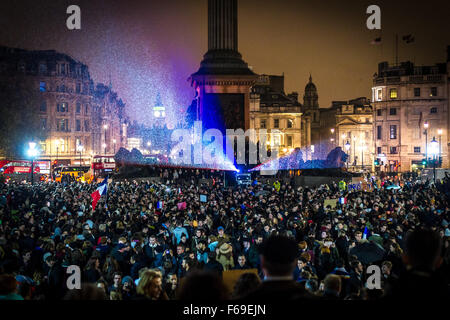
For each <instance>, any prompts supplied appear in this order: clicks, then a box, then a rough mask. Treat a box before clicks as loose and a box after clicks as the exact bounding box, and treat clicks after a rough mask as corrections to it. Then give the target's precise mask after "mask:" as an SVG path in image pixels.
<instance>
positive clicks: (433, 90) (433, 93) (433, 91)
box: [430, 87, 437, 97]
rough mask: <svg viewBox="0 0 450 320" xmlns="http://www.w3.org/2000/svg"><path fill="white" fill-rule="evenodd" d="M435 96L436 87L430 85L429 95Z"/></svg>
mask: <svg viewBox="0 0 450 320" xmlns="http://www.w3.org/2000/svg"><path fill="white" fill-rule="evenodd" d="M436 96H437V87H431V92H430V97H436Z"/></svg>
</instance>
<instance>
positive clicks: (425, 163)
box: [422, 158, 427, 166]
mask: <svg viewBox="0 0 450 320" xmlns="http://www.w3.org/2000/svg"><path fill="white" fill-rule="evenodd" d="M422 165H423V166H426V165H427V159H425V158H424V159H422Z"/></svg>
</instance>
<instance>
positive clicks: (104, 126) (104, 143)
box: [103, 124, 108, 155]
mask: <svg viewBox="0 0 450 320" xmlns="http://www.w3.org/2000/svg"><path fill="white" fill-rule="evenodd" d="M103 129H104V130H105V140H104V142H103V148H104V149H105V155H106V130H108V125H107V124H104V125H103Z"/></svg>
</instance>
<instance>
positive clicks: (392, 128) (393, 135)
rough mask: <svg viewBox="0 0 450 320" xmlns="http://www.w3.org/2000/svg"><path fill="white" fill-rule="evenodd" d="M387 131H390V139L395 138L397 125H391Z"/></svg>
mask: <svg viewBox="0 0 450 320" xmlns="http://www.w3.org/2000/svg"><path fill="white" fill-rule="evenodd" d="M389 132H390V138H391V139H397V126H396V125H392V126H391V127H390V130H389Z"/></svg>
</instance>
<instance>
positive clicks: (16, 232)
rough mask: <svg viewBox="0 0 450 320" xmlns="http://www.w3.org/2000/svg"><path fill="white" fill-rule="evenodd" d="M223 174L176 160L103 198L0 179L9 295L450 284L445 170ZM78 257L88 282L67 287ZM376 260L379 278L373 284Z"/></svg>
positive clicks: (442, 288)
mask: <svg viewBox="0 0 450 320" xmlns="http://www.w3.org/2000/svg"><path fill="white" fill-rule="evenodd" d="M205 174H206V176H205ZM223 177H224V175H223V174H222V173H221V172H210V171H208V172H201V171H198V170H196V171H194V170H183V169H176V170H175V169H169V170H163V171H161V172H160V178H161V179H160V181H159V182H155V181H147V180H145V179H144V180H140V181H139V182H136V181H130V180H128V181H127V180H123V181H113V182H111V183H110V184H109V185H108V189H107V195H106V196H104V197H102V199H101V200H100V201H99V202H98V204H97V206H96V208H95V210H92V207H91V202H92V198H91V193H92V192H93V191H94V190H95V189H96V184H83V183H79V182H73V181H67V180H65V181H63V182H62V183H55V182H39V183H35V184H34V185H30V184H19V183H15V182H12V183H9V184H2V185H0V274H1V276H0V299H18V300H21V299H31V300H40V299H50V300H51V299H111V300H135V299H138V300H139V299H151V300H168V299H182V300H183V299H193V298H194V297H196V296H197V295H199V297H200V296H201V295H202V294H203V295H204V296H206V297H209V298H210V299H219V300H220V299H230V298H245V297H252V295H253V297H257V296H258V295H255V292H257V291H258V288H259V289H260V290H261V288H262V287H263V286H264V285H265V283H269V282H270V280H272V281H273V283H275V282H276V281H278V282H280V281H288V282H289V283H290V285H292V288H294V289H292V290H294V291H292V290H291V291H289V290H287V291H286V290H284V289H285V288H286V286H285V285H284V286H281V287H280V288H278V289H277V290H278V291H277V290H275V292H276V295H277V296H278V297H279V298H280V297H283V294H282V292H289V293H290V295H289V296H286V297H285V298H286V299H288V298H289V297H291V298H295V297H300V296H301V297H304V298H305V297H307V298H311V299H316V298H317V299H321V298H325V299H353V300H359V299H382V298H389V297H395V296H396V295H400V294H402V295H403V294H406V295H408V294H410V295H411V294H417V292H419V293H420V294H423V295H426V296H428V297H430V296H442V295H448V292H449V287H448V285H449V275H450V272H449V263H450V259H449V258H450V256H449V252H450V249H449V239H450V230H449V226H448V224H449V221H450V220H449V218H450V217H449V211H450V209H449V206H448V196H449V190H450V188H449V185H450V183H449V180H448V179H447V178H445V179H444V180H443V181H437V183H436V184H433V183H431V182H429V181H425V182H424V181H421V180H419V179H417V178H416V177H415V176H403V177H402V178H399V177H396V179H395V181H394V180H392V178H383V179H382V180H380V179H379V178H375V179H374V180H373V181H370V183H372V184H373V186H374V190H373V191H371V192H363V191H354V192H348V191H347V190H343V189H342V188H340V187H339V185H338V184H336V183H331V184H330V185H322V186H320V187H317V188H308V187H296V186H294V185H292V184H286V183H283V182H280V181H278V182H276V184H271V183H262V182H261V181H258V180H259V179H256V180H255V181H254V182H253V183H252V185H251V186H245V187H240V186H228V185H227V186H224V184H223V182H224V181H223ZM201 178H207V180H208V181H209V183H208V184H202V183H201V181H203V182H204V180H202V179H201ZM376 180H378V181H376ZM393 184H395V186H396V187H395V188H389V186H391V187H392V186H393ZM330 199H342V201H336V206H334V205H324V203H325V204H326V203H327V202H326V200H330ZM414 230H415V231H414ZM408 237H409V239H410V240H409V242H408V240H407V239H408ZM71 265H76V266H79V267H80V270H81V282H82V288H83V289H82V290H68V288H67V279H68V277H69V276H70V274H68V273H67V272H66V269H67V267H68V266H71ZM370 265H378V266H379V267H380V270H381V273H382V274H381V282H382V283H381V288H378V289H377V288H375V289H372V290H371V289H369V288H367V283H366V282H367V280H368V278H369V276H370V273H368V271H367V267H368V266H370ZM242 269H249V270H252V269H254V270H252V271H251V272H248V273H243V274H242V276H241V277H240V278H239V279H238V281H237V282H236V284H235V286H234V290H233V291H232V292H228V291H227V290H226V288H225V287H224V284H223V282H222V281H221V277H222V275H223V272H225V271H227V270H242ZM411 279H413V280H411ZM291 282H292V283H291ZM414 286H416V287H414ZM283 288H284V289H283ZM416 289H417V290H416ZM293 292H294V293H296V294H291V293H293ZM272 293H273V292H272Z"/></svg>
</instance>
